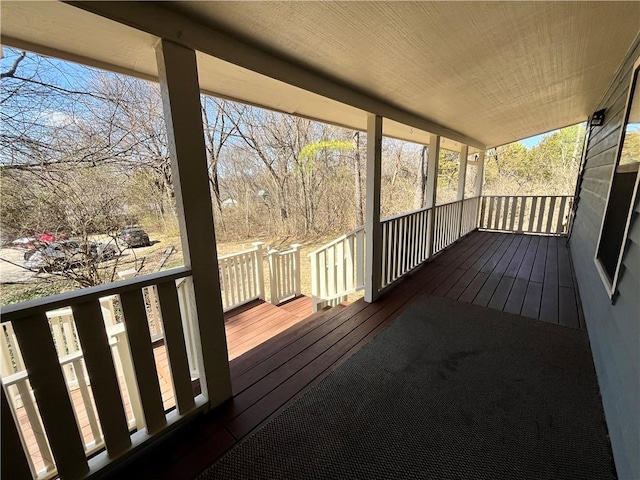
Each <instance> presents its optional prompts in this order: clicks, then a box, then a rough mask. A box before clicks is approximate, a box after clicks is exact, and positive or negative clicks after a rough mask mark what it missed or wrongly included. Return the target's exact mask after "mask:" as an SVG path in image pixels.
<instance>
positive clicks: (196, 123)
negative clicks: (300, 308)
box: [156, 39, 232, 407]
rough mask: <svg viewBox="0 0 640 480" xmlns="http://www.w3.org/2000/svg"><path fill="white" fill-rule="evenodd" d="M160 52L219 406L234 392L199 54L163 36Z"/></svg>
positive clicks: (207, 362)
mask: <svg viewBox="0 0 640 480" xmlns="http://www.w3.org/2000/svg"><path fill="white" fill-rule="evenodd" d="M156 58H157V62H158V77H159V79H160V89H161V93H162V104H163V109H164V117H165V122H166V124H167V137H168V143H169V153H170V155H171V173H172V175H173V179H174V182H173V183H174V188H175V196H176V208H177V211H178V221H179V225H180V237H181V240H182V252H183V257H184V263H185V265H186V266H188V267H190V268H191V271H192V279H193V293H194V298H195V309H196V319H195V320H196V325H195V329H196V331H197V333H198V335H197V337H198V340H199V342H198V344H197V345H196V351H197V357H198V365H199V369H198V370H199V372H200V385H201V388H202V393H203V395H204V396H205V397H206V398H207V399H208V400H209V406H210V407H215V406H218V405H220V404H221V403H222V402H224V401H225V400H227V399H228V398H230V397H231V396H232V392H231V377H230V373H229V357H228V351H227V338H226V335H225V329H224V314H223V311H222V296H221V293H220V277H219V272H218V255H217V252H216V234H215V228H214V225H213V209H212V205H211V193H210V190H209V180H208V179H209V176H208V169H207V155H206V151H205V144H204V133H203V126H202V113H201V104H200V87H199V85H198V69H197V62H196V54H195V52H194V51H193V50H191V49H189V48H186V47H183V46H180V45H177V44H175V43H172V42H169V41H167V40H164V39H162V40H160V41H159V42H158V44H157V45H156Z"/></svg>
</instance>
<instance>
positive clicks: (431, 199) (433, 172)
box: [425, 135, 440, 257]
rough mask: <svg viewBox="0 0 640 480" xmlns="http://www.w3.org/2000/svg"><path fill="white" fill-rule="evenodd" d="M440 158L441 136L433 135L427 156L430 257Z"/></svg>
mask: <svg viewBox="0 0 640 480" xmlns="http://www.w3.org/2000/svg"><path fill="white" fill-rule="evenodd" d="M439 158H440V136H439V135H431V138H430V139H429V157H428V158H427V198H426V202H425V206H426V208H428V209H429V218H428V223H427V245H428V253H429V257H432V256H433V250H434V249H433V232H434V228H435V223H436V216H435V206H436V194H437V190H438V159H439Z"/></svg>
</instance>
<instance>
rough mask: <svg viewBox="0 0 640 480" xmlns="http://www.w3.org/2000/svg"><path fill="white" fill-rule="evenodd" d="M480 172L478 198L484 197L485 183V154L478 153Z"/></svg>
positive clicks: (478, 173)
mask: <svg viewBox="0 0 640 480" xmlns="http://www.w3.org/2000/svg"><path fill="white" fill-rule="evenodd" d="M476 168H477V169H478V170H477V172H476V197H479V196H480V195H482V183H483V181H484V152H480V153H478V166H477V167H476Z"/></svg>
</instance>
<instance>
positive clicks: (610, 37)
mask: <svg viewBox="0 0 640 480" xmlns="http://www.w3.org/2000/svg"><path fill="white" fill-rule="evenodd" d="M73 3H74V5H78V6H80V7H81V8H82V9H85V10H91V11H94V12H97V13H100V14H101V15H104V16H107V17H109V18H112V19H116V20H119V21H121V22H123V23H126V24H128V25H130V26H134V27H136V28H138V29H140V30H136V29H133V28H129V27H126V26H124V25H122V24H118V23H115V22H112V21H109V20H106V19H105V18H101V17H99V16H96V15H92V14H89V13H87V12H86V11H83V10H81V9H78V8H76V7H75V6H71V5H68V4H62V3H59V2H43V3H41V2H6V1H3V2H2V4H1V8H2V37H3V38H2V42H3V43H5V44H8V45H15V46H18V47H23V48H27V49H31V50H35V51H39V52H41V53H49V54H52V55H57V56H61V57H63V58H68V59H71V60H76V61H80V62H82V63H88V64H92V65H97V66H102V67H107V68H111V69H116V70H119V71H122V72H126V73H132V74H136V75H139V76H143V77H147V78H155V77H156V75H157V72H156V66H155V54H154V51H153V48H152V45H153V44H154V42H155V41H156V38H157V37H156V35H157V36H164V37H165V38H169V39H173V40H177V41H181V42H183V43H185V44H187V45H189V46H191V47H193V48H195V49H197V50H202V51H203V52H206V53H208V54H211V55H208V54H205V53H201V54H198V61H199V69H200V77H201V86H202V88H203V89H204V90H205V91H207V92H210V93H215V94H218V95H221V96H225V97H229V98H234V99H239V100H242V101H246V102H248V103H253V104H257V105H262V106H266V107H268V108H273V109H276V110H280V111H284V112H288V113H295V114H298V115H302V116H306V117H310V118H316V119H318V120H323V121H327V122H330V123H334V124H338V125H343V126H347V127H350V128H359V129H363V128H364V127H365V114H364V112H365V110H367V109H368V110H373V109H369V108H367V107H368V106H378V107H380V108H379V109H378V110H379V111H376V113H379V114H382V115H384V116H387V117H388V118H391V119H392V120H393V121H391V122H385V123H386V124H387V125H386V128H385V134H386V135H390V136H395V137H398V138H403V139H407V140H413V141H418V142H421V143H427V142H428V136H427V135H426V133H425V132H426V131H431V132H433V133H438V134H442V135H444V136H446V137H449V138H452V139H454V140H457V141H467V143H470V144H472V145H475V146H477V147H482V146H483V145H486V146H494V145H500V144H504V143H507V142H511V141H515V140H518V139H521V138H525V137H528V136H531V135H534V134H537V133H541V132H545V131H548V130H552V129H555V128H559V127H562V126H565V125H568V124H573V123H577V122H580V121H583V120H585V119H586V118H587V117H588V115H589V114H591V113H592V112H593V110H594V109H595V108H596V106H597V103H598V101H599V99H600V96H601V94H602V92H604V91H605V89H606V87H607V85H608V83H609V82H610V81H611V80H612V79H613V77H614V74H615V72H616V70H617V68H618V67H619V65H620V64H621V62H622V60H623V58H624V56H625V54H626V52H627V50H628V48H629V46H630V45H631V43H632V42H633V40H634V38H635V37H636V35H637V34H638V31H639V27H640V22H639V20H638V19H640V3H639V2H527V3H521V2H513V3H511V2H504V3H501V2H465V3H462V2H418V3H406V2H371V3H369V2H165V3H162V4H161V5H158V4H153V3H152V4H148V3H144V2H143V3H142V4H141V3H137V4H130V3H128V2H122V3H119V2H73ZM143 31H144V32H146V33H144V32H143ZM218 32H221V33H222V34H223V35H222V36H220V35H219V33H218ZM230 38H231V39H237V40H240V42H235V43H233V42H234V41H233V40H232V43H229V39H230ZM230 45H232V46H233V48H232V47H230ZM260 51H262V52H265V53H267V54H268V56H266V57H265V56H261V55H256V53H259V52H260ZM213 55H215V56H216V57H219V58H215V57H214V56H213ZM230 62H233V63H237V65H233V64H232V63H230ZM242 67H250V68H252V69H253V70H256V71H258V72H260V73H255V72H252V71H250V70H247V69H245V68H242ZM285 82H287V83H285ZM288 83H292V84H294V85H296V86H292V85H289V84H288ZM371 102H373V103H371ZM386 112H390V113H391V115H386V114H385V113H386ZM407 125H408V126H407ZM443 147H445V148H455V144H453V143H451V144H448V145H443Z"/></svg>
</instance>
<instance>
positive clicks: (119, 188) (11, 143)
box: [0, 49, 584, 241]
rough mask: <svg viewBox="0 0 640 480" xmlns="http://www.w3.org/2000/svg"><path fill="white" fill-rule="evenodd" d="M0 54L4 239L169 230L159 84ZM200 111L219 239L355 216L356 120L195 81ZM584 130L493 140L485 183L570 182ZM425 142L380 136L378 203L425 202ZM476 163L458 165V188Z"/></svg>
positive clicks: (300, 230) (453, 172)
mask: <svg viewBox="0 0 640 480" xmlns="http://www.w3.org/2000/svg"><path fill="white" fill-rule="evenodd" d="M2 62H3V63H2V72H1V75H2V79H1V80H0V82H1V83H2V89H1V92H0V107H1V108H0V125H1V126H0V156H1V159H2V160H1V162H0V173H1V176H0V187H1V190H0V201H1V204H2V220H1V222H2V223H1V225H0V227H1V229H2V236H3V241H6V240H11V239H13V238H16V237H20V236H27V235H30V234H33V233H34V232H43V231H47V232H64V233H69V234H73V235H80V236H82V235H85V236H86V235H89V234H91V233H109V232H115V231H117V230H118V229H121V228H123V226H125V225H127V224H134V223H137V224H141V225H143V226H145V227H146V228H148V229H150V230H152V231H153V230H163V231H177V227H176V225H177V224H176V218H175V209H174V192H173V179H172V176H171V168H170V159H169V152H168V148H167V137H166V129H165V124H164V119H163V115H162V104H161V98H160V92H159V87H158V85H157V84H154V83H152V82H148V81H145V80H140V79H135V78H131V77H127V76H124V75H120V74H115V73H108V72H104V71H99V70H96V69H91V68H87V67H80V66H77V65H70V64H66V63H64V62H61V61H57V60H53V59H49V58H46V57H42V56H38V55H35V54H31V53H24V52H19V51H17V50H12V49H5V58H4V59H3V61H2ZM202 117H203V128H204V134H205V147H206V153H207V165H208V172H209V184H210V191H211V197H212V203H213V206H214V217H215V218H214V221H215V223H216V228H217V232H218V238H219V239H220V240H222V241H225V240H242V239H249V238H256V237H265V236H268V237H273V236H285V235H286V236H308V235H323V236H326V235H331V234H342V233H344V232H346V231H348V230H350V229H352V228H354V227H356V226H358V225H360V224H362V223H363V221H364V211H363V209H364V204H365V198H364V197H365V191H364V190H365V189H364V185H365V182H366V171H365V163H366V141H367V140H366V133H363V132H359V131H353V130H347V129H344V128H340V127H336V126H332V125H327V124H323V123H319V122H314V121H311V120H308V119H303V118H299V117H295V116H292V115H287V114H282V113H278V112H273V111H268V110H264V109H260V108H257V107H253V106H248V105H243V104H240V103H236V102H232V101H229V100H224V99H220V98H214V97H211V96H204V95H203V96H202ZM583 130H584V129H583V128H582V127H579V126H576V127H571V128H569V129H564V130H561V131H560V132H558V133H555V134H553V135H550V136H548V137H547V138H545V139H544V140H543V141H542V142H541V143H540V144H539V145H538V146H536V147H534V148H533V149H526V148H525V147H524V146H522V145H521V144H512V145H508V146H505V147H499V148H497V149H493V150H491V151H490V152H489V155H488V156H487V161H486V168H485V172H486V173H485V182H486V186H485V189H486V190H488V191H489V192H493V193H502V194H527V193H528V194H531V193H538V192H536V191H535V190H536V189H538V190H540V192H539V193H556V194H561V193H572V191H570V190H571V189H572V187H573V184H574V183H575V175H576V172H577V168H578V163H579V161H580V153H581V151H580V147H579V144H580V142H581V138H582V136H583ZM427 155H428V147H425V146H422V145H416V144H411V143H408V142H402V141H399V140H394V139H390V138H385V139H384V142H383V173H382V206H381V207H382V215H383V216H385V215H393V214H397V213H400V212H403V211H408V210H412V209H414V208H419V207H421V206H423V205H424V193H425V192H424V185H425V178H426V158H427ZM458 157H459V154H458V153H456V152H448V151H441V155H440V169H439V176H438V202H439V203H443V202H446V201H451V200H454V199H455V195H456V191H457V182H458V174H459V158H458ZM475 173H476V172H475V169H474V168H469V169H468V172H467V185H468V186H467V194H468V195H470V194H472V192H473V185H474V183H475ZM545 189H546V190H550V189H556V190H554V191H553V192H551V191H542V190H545Z"/></svg>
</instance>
